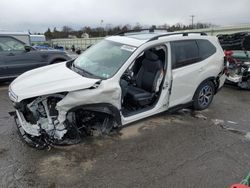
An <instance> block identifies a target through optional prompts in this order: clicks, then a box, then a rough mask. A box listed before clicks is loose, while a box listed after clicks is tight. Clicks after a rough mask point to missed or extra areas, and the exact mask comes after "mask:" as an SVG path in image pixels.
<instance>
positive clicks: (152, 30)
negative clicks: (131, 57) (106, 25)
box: [114, 28, 167, 36]
mask: <svg viewBox="0 0 250 188" xmlns="http://www.w3.org/2000/svg"><path fill="white" fill-rule="evenodd" d="M156 30H158V31H166V32H167V30H166V29H160V28H156V29H154V28H149V29H132V30H127V31H119V32H118V33H116V34H114V35H120V36H124V35H125V34H126V33H136V32H142V31H148V32H149V33H153V32H154V31H156Z"/></svg>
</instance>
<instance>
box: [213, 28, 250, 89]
mask: <svg viewBox="0 0 250 188" xmlns="http://www.w3.org/2000/svg"><path fill="white" fill-rule="evenodd" d="M218 39H219V41H220V44H221V46H222V48H223V49H224V50H225V58H226V59H225V60H226V61H227V69H228V70H227V83H230V84H235V85H237V86H238V87H239V88H241V89H250V33H249V32H241V33H234V34H228V35H218Z"/></svg>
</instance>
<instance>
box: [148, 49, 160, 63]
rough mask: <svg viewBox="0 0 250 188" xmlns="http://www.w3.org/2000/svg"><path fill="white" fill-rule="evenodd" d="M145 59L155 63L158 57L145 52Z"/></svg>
mask: <svg viewBox="0 0 250 188" xmlns="http://www.w3.org/2000/svg"><path fill="white" fill-rule="evenodd" d="M145 57H146V59H148V60H153V61H157V60H158V59H159V57H158V56H157V55H156V54H155V53H153V52H151V51H149V50H147V51H145Z"/></svg>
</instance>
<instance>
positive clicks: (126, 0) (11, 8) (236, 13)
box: [0, 0, 250, 32]
mask: <svg viewBox="0 0 250 188" xmlns="http://www.w3.org/2000/svg"><path fill="white" fill-rule="evenodd" d="M190 15H195V17H194V22H208V23H212V24H216V25H236V24H237V25H238V24H246V23H250V0H0V30H11V31H27V30H30V31H32V32H44V31H45V30H47V28H48V27H50V28H53V27H57V28H58V29H60V28H61V27H62V26H64V25H67V26H70V27H73V28H74V29H79V28H81V27H83V26H92V27H97V26H100V25H101V20H103V24H102V25H103V26H106V25H107V24H112V25H113V26H115V25H119V24H126V23H128V24H131V25H135V24H136V23H137V22H139V23H140V24H141V25H152V24H155V25H161V24H164V23H167V24H170V25H172V24H175V23H177V22H179V23H184V24H190V23H191V17H190Z"/></svg>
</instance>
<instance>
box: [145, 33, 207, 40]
mask: <svg viewBox="0 0 250 188" xmlns="http://www.w3.org/2000/svg"><path fill="white" fill-rule="evenodd" d="M188 34H200V35H201V36H207V34H206V33H204V32H173V33H166V34H162V35H157V36H155V37H152V38H151V39H149V40H148V42H149V41H153V40H157V39H159V38H160V37H167V36H172V35H182V36H188Z"/></svg>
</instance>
